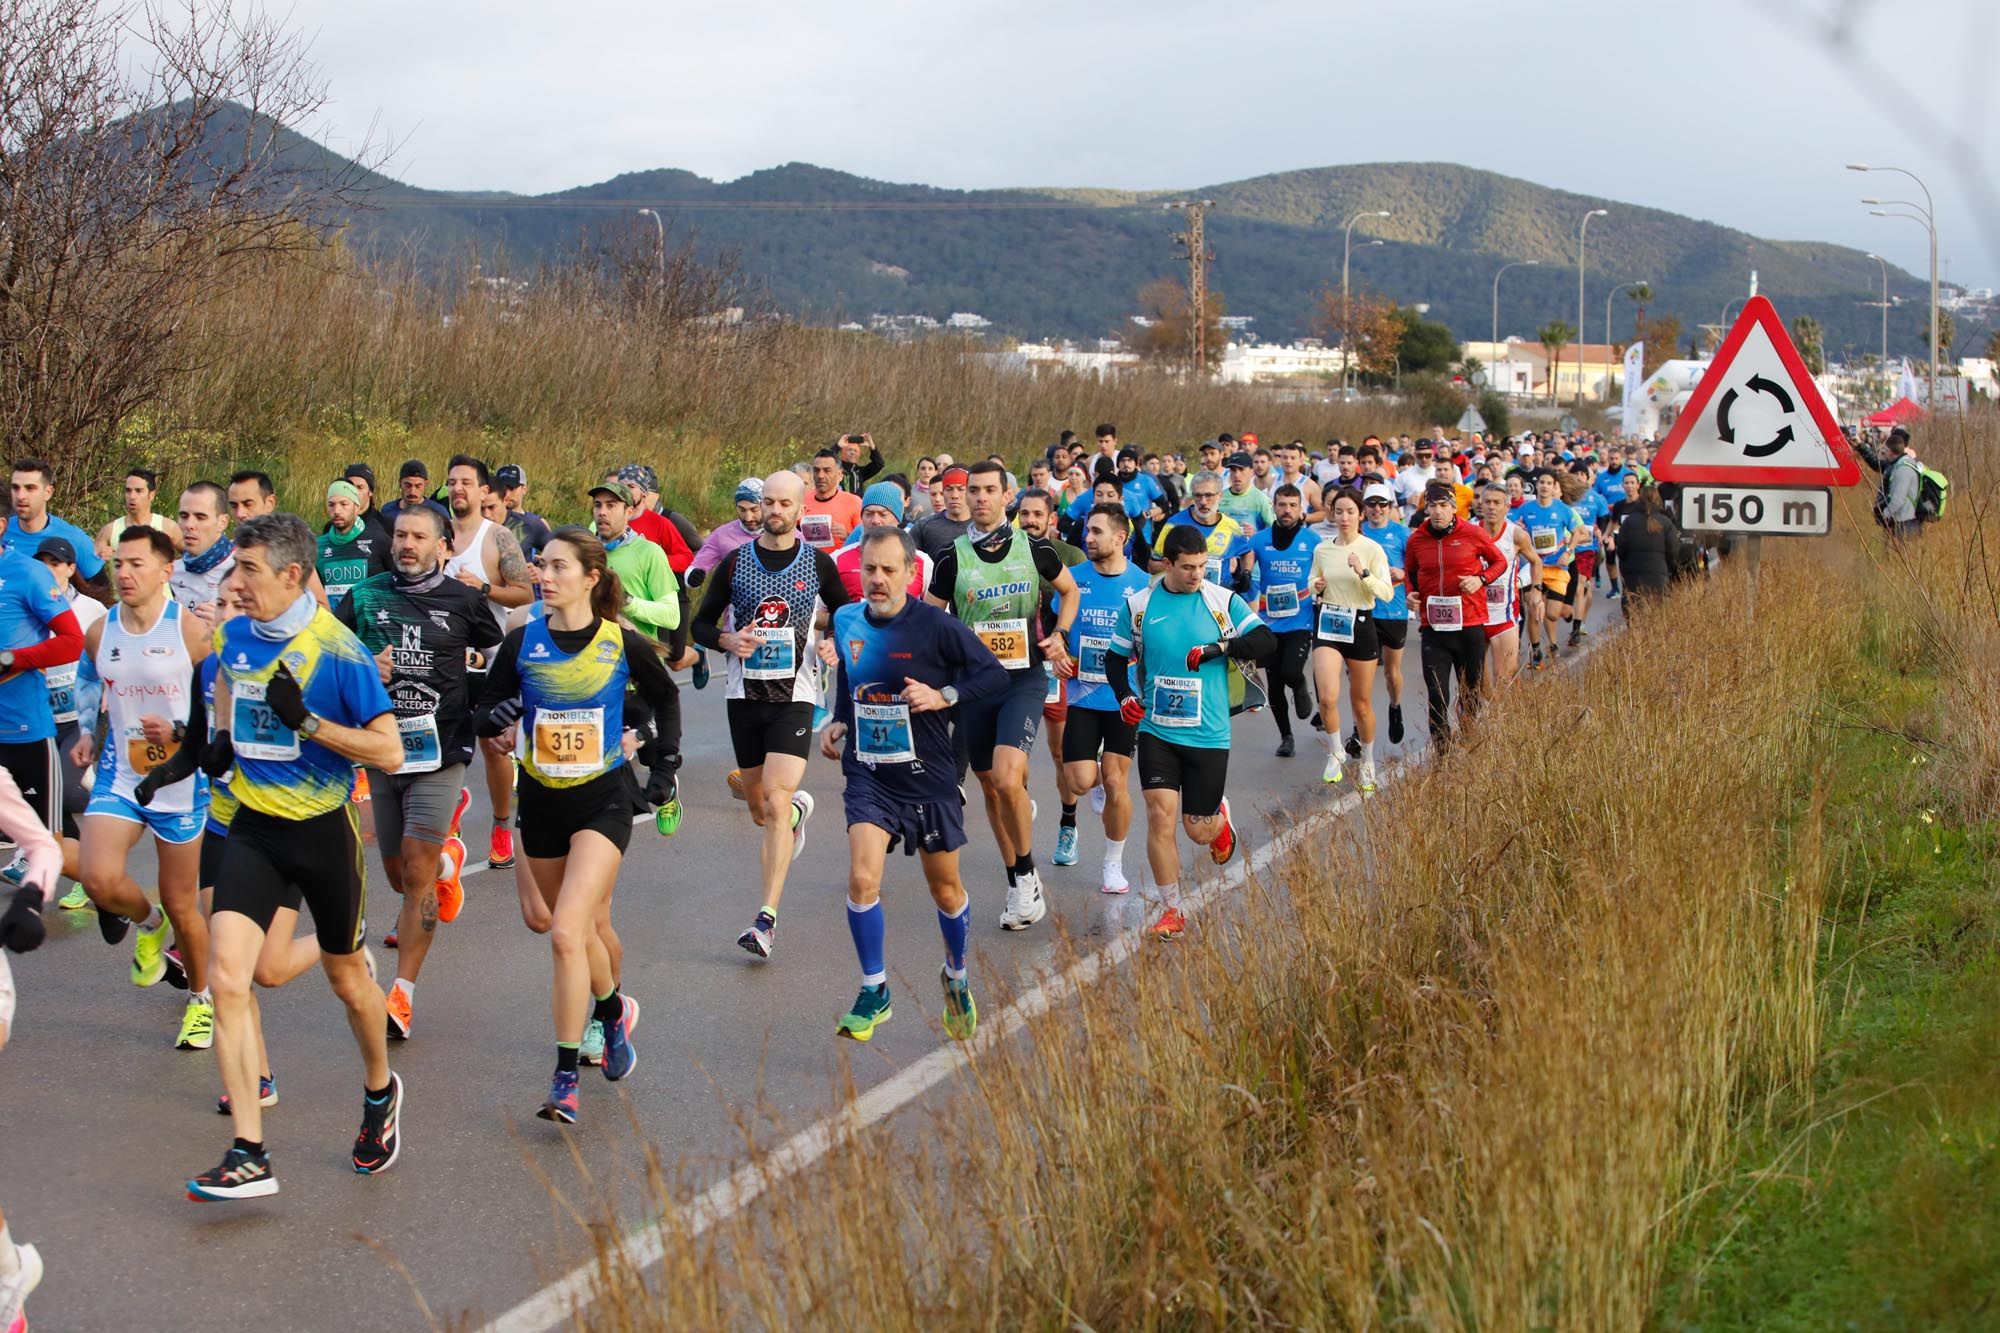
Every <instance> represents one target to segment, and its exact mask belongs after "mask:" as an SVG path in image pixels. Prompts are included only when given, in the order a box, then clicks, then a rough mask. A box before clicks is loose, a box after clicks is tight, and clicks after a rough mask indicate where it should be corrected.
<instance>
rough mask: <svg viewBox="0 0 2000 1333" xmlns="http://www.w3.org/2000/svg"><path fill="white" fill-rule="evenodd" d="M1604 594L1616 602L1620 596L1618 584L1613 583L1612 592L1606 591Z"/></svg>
mask: <svg viewBox="0 0 2000 1333" xmlns="http://www.w3.org/2000/svg"><path fill="white" fill-rule="evenodd" d="M1604 595H1605V597H1607V598H1608V599H1610V600H1611V601H1614V602H1615V601H1617V600H1618V598H1619V592H1618V585H1617V584H1615V583H1614V584H1612V585H1611V591H1610V592H1607V593H1605V594H1604Z"/></svg>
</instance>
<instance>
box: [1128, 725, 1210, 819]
mask: <svg viewBox="0 0 2000 1333" xmlns="http://www.w3.org/2000/svg"><path fill="white" fill-rule="evenodd" d="M1228 776H1229V751H1227V750H1223V749H1214V750H1211V749H1208V748H1206V747H1204V746H1195V745H1176V744H1174V743H1173V742H1172V741H1163V740H1161V739H1160V738H1159V737H1158V736H1155V735H1154V734H1153V733H1152V732H1150V731H1142V732H1140V733H1139V786H1140V788H1141V789H1142V790H1145V791H1152V790H1154V789H1156V788H1169V789H1171V790H1174V791H1178V792H1179V793H1180V794H1181V814H1183V815H1184V816H1187V817H1188V818H1191V819H1203V818H1206V817H1207V816H1209V815H1212V814H1214V813H1215V812H1216V811H1218V810H1220V809H1222V784H1223V782H1224V780H1226V779H1227V778H1228Z"/></svg>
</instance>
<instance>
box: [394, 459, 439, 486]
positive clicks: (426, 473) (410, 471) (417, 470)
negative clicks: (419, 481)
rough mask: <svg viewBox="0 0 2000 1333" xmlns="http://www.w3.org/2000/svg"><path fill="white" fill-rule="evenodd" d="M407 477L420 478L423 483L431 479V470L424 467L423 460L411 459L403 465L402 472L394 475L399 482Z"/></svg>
mask: <svg viewBox="0 0 2000 1333" xmlns="http://www.w3.org/2000/svg"><path fill="white" fill-rule="evenodd" d="M409 477H422V478H423V479H424V480H425V481H429V480H430V479H431V470H430V469H429V468H428V467H425V466H424V460H423V459H421V458H412V459H409V460H408V461H406V462H405V463H404V464H403V468H402V471H400V472H398V473H397V474H396V478H397V480H399V481H400V480H404V479H406V478H409Z"/></svg>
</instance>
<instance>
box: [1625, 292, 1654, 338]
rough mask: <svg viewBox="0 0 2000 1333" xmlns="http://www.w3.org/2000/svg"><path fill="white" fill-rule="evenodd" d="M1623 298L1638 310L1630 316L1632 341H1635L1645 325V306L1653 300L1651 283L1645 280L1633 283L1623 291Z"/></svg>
mask: <svg viewBox="0 0 2000 1333" xmlns="http://www.w3.org/2000/svg"><path fill="white" fill-rule="evenodd" d="M1625 299H1626V300H1628V301H1630V302H1631V303H1632V304H1633V305H1635V306H1637V307H1638V310H1637V311H1636V312H1635V313H1634V314H1633V316H1632V341H1633V342H1637V341H1639V338H1640V336H1641V334H1642V333H1643V332H1644V330H1645V327H1646V307H1647V306H1648V305H1650V304H1652V301H1653V287H1652V284H1651V283H1646V282H1635V283H1633V284H1632V287H1631V290H1629V291H1627V292H1626V293H1625Z"/></svg>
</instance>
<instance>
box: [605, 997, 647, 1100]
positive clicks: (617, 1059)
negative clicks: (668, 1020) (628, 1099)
mask: <svg viewBox="0 0 2000 1333" xmlns="http://www.w3.org/2000/svg"><path fill="white" fill-rule="evenodd" d="M618 998H619V999H620V1000H622V1001H624V1003H625V1012H624V1013H622V1014H620V1015H619V1016H618V1021H617V1022H615V1023H606V1024H605V1025H604V1077H606V1078H608V1079H610V1080H611V1081H612V1082H613V1083H616V1082H617V1081H618V1080H619V1079H621V1078H624V1077H625V1076H626V1075H627V1074H630V1073H631V1072H632V1071H633V1070H635V1069H637V1068H638V1067H639V1052H637V1051H635V1050H633V1049H632V1029H634V1028H636V1027H638V1026H639V1002H638V1001H637V1000H635V999H633V998H632V997H631V996H629V995H621V996H619V997H618Z"/></svg>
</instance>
